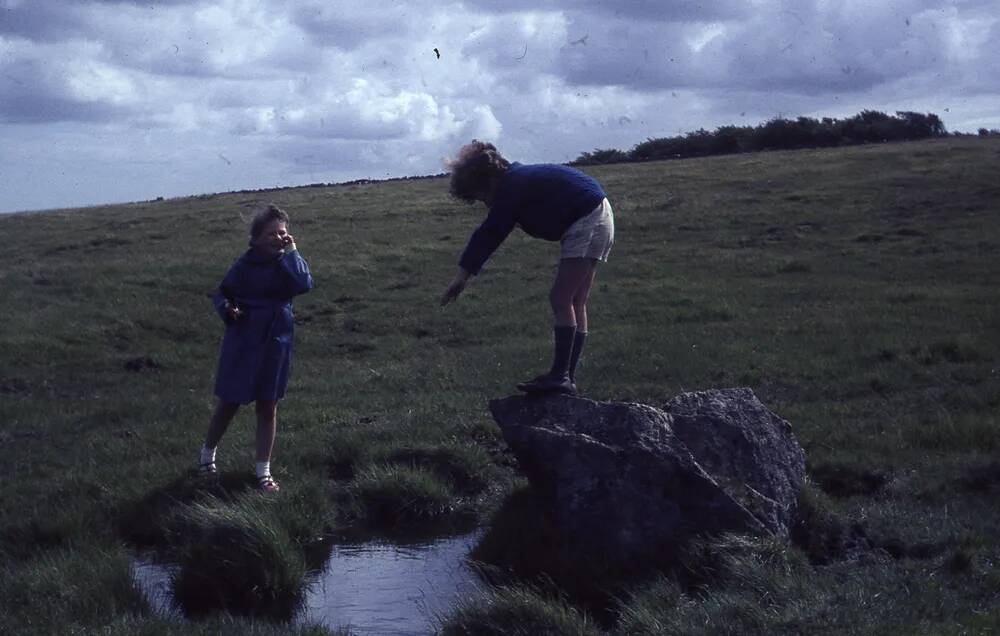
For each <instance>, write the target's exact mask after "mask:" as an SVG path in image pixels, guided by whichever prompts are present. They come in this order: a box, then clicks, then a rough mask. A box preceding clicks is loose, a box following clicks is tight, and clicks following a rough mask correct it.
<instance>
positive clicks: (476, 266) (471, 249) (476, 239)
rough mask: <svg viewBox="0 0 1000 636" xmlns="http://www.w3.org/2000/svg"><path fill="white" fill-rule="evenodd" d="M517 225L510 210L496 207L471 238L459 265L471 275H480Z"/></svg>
mask: <svg viewBox="0 0 1000 636" xmlns="http://www.w3.org/2000/svg"><path fill="white" fill-rule="evenodd" d="M515 225H517V220H516V219H515V218H514V215H513V213H511V212H510V210H509V208H506V207H496V208H493V209H491V210H490V213H489V214H488V215H487V216H486V220H485V221H483V222H482V224H481V225H480V226H479V227H478V228H476V231H475V232H473V233H472V236H471V237H469V243H468V244H467V245H466V246H465V250H464V251H463V252H462V256H461V257H460V258H459V259H458V264H459V265H460V266H461V267H462V269H464V270H465V271H467V272H469V273H470V274H478V273H479V270H480V269H482V267H483V263H485V262H486V260H487V259H488V258H489V257H490V256H491V255H492V254H493V252H495V251H496V249H497V248H498V247H500V244H501V243H503V242H504V239H506V238H507V237H508V236H509V235H510V233H511V232H512V231H514V226H515Z"/></svg>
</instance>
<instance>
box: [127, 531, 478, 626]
mask: <svg viewBox="0 0 1000 636" xmlns="http://www.w3.org/2000/svg"><path fill="white" fill-rule="evenodd" d="M481 534H482V532H481V531H479V530H476V531H473V532H469V533H466V534H461V535H456V536H451V537H444V538H437V539H434V540H429V541H423V542H419V543H408V544H399V543H390V542H387V541H365V542H358V543H348V544H333V545H332V546H331V547H330V552H329V558H328V559H327V560H326V563H325V565H324V566H323V568H322V570H321V571H319V572H318V573H316V574H315V575H314V576H313V577H312V580H311V583H310V585H309V586H308V588H307V591H306V598H305V600H304V603H303V608H302V610H301V611H300V612H299V613H298V615H297V616H296V618H295V622H297V623H313V624H316V623H319V624H323V625H326V626H328V627H331V628H338V627H347V628H349V629H350V631H351V633H352V634H386V635H410V634H431V633H434V632H435V631H436V630H437V627H438V625H439V624H440V619H441V618H442V617H445V616H447V615H448V614H449V613H450V611H451V609H452V608H453V607H454V606H455V604H456V603H457V602H458V601H460V600H465V599H469V598H472V597H475V596H477V595H478V594H479V593H480V590H481V583H480V579H479V577H478V576H477V575H476V573H475V571H474V569H473V568H472V567H470V565H469V564H468V562H467V558H468V555H469V552H470V550H471V549H472V547H473V546H474V545H475V543H476V541H477V540H478V539H479V537H480V536H481ZM175 569H176V566H169V565H163V564H159V563H156V562H155V561H154V560H153V559H151V558H149V557H148V556H145V555H136V556H135V557H134V558H133V561H132V572H133V577H134V578H135V581H136V583H137V585H138V586H139V588H140V589H141V590H142V592H143V594H144V595H145V597H146V600H147V601H148V602H149V604H150V607H151V608H152V609H153V610H154V611H155V612H156V613H157V614H158V615H160V616H163V617H167V618H172V619H177V620H182V616H183V615H182V614H181V612H180V611H179V610H178V609H177V608H176V607H175V606H174V604H173V596H172V594H171V590H170V576H171V573H172V572H173V571H174V570H175Z"/></svg>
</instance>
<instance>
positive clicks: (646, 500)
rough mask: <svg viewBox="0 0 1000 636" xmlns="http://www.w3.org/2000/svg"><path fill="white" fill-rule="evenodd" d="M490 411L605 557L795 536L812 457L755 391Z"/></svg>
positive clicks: (582, 540)
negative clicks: (720, 537) (696, 543)
mask: <svg viewBox="0 0 1000 636" xmlns="http://www.w3.org/2000/svg"><path fill="white" fill-rule="evenodd" d="M490 410H491V411H492V413H493V417H494V419H495V420H496V421H497V423H498V424H499V425H500V428H501V430H502V431H503V436H504V439H505V440H506V441H507V444H508V445H509V446H510V447H511V449H512V450H513V451H514V454H515V455H516V456H517V458H518V461H519V462H520V464H521V466H522V468H523V469H524V471H525V474H526V475H527V477H528V480H529V482H531V484H532V487H534V488H535V489H537V490H539V491H541V492H542V493H543V494H545V495H547V496H549V497H551V498H552V501H553V506H554V513H555V519H556V523H557V525H558V527H559V529H560V531H561V532H562V533H563V535H564V536H565V537H566V538H567V539H569V540H571V541H573V542H574V543H576V544H577V545H581V546H582V547H583V548H585V549H589V550H598V551H599V553H600V554H601V555H602V556H604V557H605V558H611V559H621V560H633V559H637V558H643V557H646V556H652V555H655V554H660V553H662V551H663V550H668V551H669V550H671V549H672V548H673V547H674V546H676V545H677V544H679V543H681V542H683V541H686V540H687V539H690V538H692V537H694V536H697V535H701V534H715V533H720V532H751V533H757V534H773V535H777V536H779V537H782V538H787V537H788V533H789V525H790V523H791V518H792V514H793V512H794V508H795V501H796V498H797V496H798V491H799V488H800V487H801V485H802V481H803V478H804V475H805V454H804V453H803V451H802V448H801V447H800V446H799V445H798V443H797V442H796V440H795V438H794V436H793V435H792V431H791V425H790V424H789V423H788V422H786V421H785V420H783V419H781V418H780V417H778V416H776V415H774V414H773V413H771V412H770V411H768V410H767V408H765V407H764V405H763V404H761V403H760V401H759V400H758V399H757V397H756V396H755V395H754V394H753V391H751V390H750V389H726V390H714V391H702V392H698V393H684V394H682V395H680V396H678V397H676V398H674V399H673V400H670V401H668V402H665V403H664V404H662V405H660V407H659V408H657V407H654V406H649V405H644V404H635V403H619V402H594V401H592V400H587V399H583V398H578V397H568V396H547V397H528V396H514V397H508V398H503V399H498V400H492V401H491V402H490Z"/></svg>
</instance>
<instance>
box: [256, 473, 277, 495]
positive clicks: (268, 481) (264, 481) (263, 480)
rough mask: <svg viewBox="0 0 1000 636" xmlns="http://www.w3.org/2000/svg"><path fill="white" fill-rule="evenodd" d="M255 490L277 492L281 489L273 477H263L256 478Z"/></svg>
mask: <svg viewBox="0 0 1000 636" xmlns="http://www.w3.org/2000/svg"><path fill="white" fill-rule="evenodd" d="M257 490H260V491H261V492H278V491H279V490H281V489H280V488H279V487H278V482H276V481H274V477H272V476H270V475H264V476H263V477H258V478H257Z"/></svg>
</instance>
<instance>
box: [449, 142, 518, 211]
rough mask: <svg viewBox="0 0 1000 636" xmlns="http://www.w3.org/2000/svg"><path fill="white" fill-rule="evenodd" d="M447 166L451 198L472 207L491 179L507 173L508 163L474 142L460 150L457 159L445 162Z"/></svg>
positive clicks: (494, 149)
mask: <svg viewBox="0 0 1000 636" xmlns="http://www.w3.org/2000/svg"><path fill="white" fill-rule="evenodd" d="M447 166H448V169H449V170H450V171H451V184H450V186H449V191H450V192H451V195H452V196H453V197H455V198H457V199H461V200H462V201H465V202H466V203H475V202H476V201H477V200H478V195H479V194H480V193H482V192H483V190H485V189H486V187H487V186H488V185H489V183H490V180H491V179H493V178H494V177H498V176H500V175H502V174H504V173H505V172H507V168H509V167H510V162H509V161H507V160H506V159H504V157H503V155H501V154H500V151H499V150H497V147H496V146H494V145H493V144H491V143H487V142H484V141H479V140H478V139H473V140H472V141H471V142H470V143H467V144H465V145H464V146H462V147H461V148H459V150H458V156H457V157H455V158H454V159H452V160H450V161H448V162H447Z"/></svg>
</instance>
